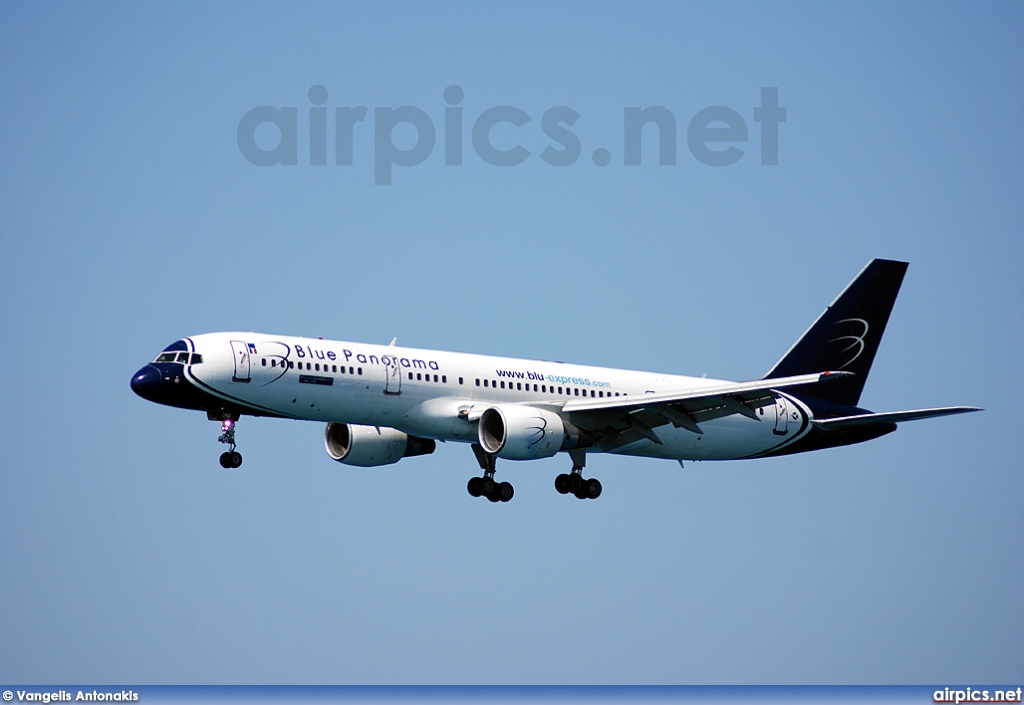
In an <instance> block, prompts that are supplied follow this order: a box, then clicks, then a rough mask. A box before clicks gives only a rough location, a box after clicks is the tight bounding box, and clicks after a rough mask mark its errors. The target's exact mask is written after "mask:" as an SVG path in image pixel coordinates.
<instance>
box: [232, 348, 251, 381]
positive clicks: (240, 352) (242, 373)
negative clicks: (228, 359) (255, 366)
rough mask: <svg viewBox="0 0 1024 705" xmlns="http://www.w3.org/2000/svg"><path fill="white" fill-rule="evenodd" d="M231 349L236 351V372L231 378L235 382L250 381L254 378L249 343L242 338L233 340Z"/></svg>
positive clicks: (233, 351)
mask: <svg viewBox="0 0 1024 705" xmlns="http://www.w3.org/2000/svg"><path fill="white" fill-rule="evenodd" d="M231 351H232V353H234V358H235V373H234V374H233V375H232V376H231V379H232V380H233V381H235V382H248V381H249V380H250V379H252V377H251V373H252V368H251V363H250V360H249V344H248V343H246V342H244V341H241V340H232V341H231Z"/></svg>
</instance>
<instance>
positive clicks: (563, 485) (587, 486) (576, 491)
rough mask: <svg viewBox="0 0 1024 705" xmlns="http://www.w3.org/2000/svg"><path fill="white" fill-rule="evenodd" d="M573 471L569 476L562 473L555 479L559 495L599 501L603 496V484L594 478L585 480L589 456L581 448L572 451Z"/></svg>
mask: <svg viewBox="0 0 1024 705" xmlns="http://www.w3.org/2000/svg"><path fill="white" fill-rule="evenodd" d="M569 456H570V457H571V458H572V470H571V471H570V472H569V474H565V473H562V474H561V475H559V476H558V477H556V478H555V489H556V490H558V493H559V494H571V495H575V496H576V498H577V499H597V498H598V497H600V496H601V483H600V481H598V480H595V479H594V478H590V479H589V480H585V479H583V467H584V466H585V465H586V464H587V454H586V452H585V451H584V450H583V449H582V448H580V449H576V450H570V451H569Z"/></svg>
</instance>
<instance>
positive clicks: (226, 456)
mask: <svg viewBox="0 0 1024 705" xmlns="http://www.w3.org/2000/svg"><path fill="white" fill-rule="evenodd" d="M220 466H221V467H222V468H224V469H227V468H230V467H231V453H228V452H227V451H225V452H223V453H221V454H220Z"/></svg>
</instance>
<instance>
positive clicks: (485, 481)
mask: <svg viewBox="0 0 1024 705" xmlns="http://www.w3.org/2000/svg"><path fill="white" fill-rule="evenodd" d="M471 447H472V448H473V455H475V456H476V461H477V462H478V463H480V469H481V470H483V471H484V474H483V477H471V478H469V482H467V483H466V490H468V491H469V494H470V495H472V496H473V497H486V498H487V499H489V500H490V501H492V502H508V501H509V500H510V499H512V497H513V496H514V495H515V493H516V490H515V488H514V487H512V483H510V482H495V481H494V456H493V455H491V454H490V453H488V452H486V451H485V450H484V449H483V448H482V447H480V444H479V443H474V444H473V445H472V446H471Z"/></svg>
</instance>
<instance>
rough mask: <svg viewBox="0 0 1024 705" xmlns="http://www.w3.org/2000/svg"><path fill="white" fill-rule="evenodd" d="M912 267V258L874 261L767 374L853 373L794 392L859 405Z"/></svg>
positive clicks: (777, 375)
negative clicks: (879, 346)
mask: <svg viewBox="0 0 1024 705" xmlns="http://www.w3.org/2000/svg"><path fill="white" fill-rule="evenodd" d="M906 272H907V263H906V262H894V261H891V260H884V259H876V260H872V261H871V262H869V263H868V265H867V266H866V267H865V268H864V269H863V271H861V273H860V274H858V275H857V278H856V279H854V280H853V281H852V282H850V284H849V286H847V287H846V289H844V290H843V293H841V294H840V295H839V297H838V298H837V299H836V300H835V301H833V302H832V305H831V306H829V307H828V308H827V309H825V312H824V313H822V314H821V316H819V317H818V320H816V321H815V322H814V325H812V326H811V327H810V328H808V329H807V332H806V333H804V334H803V335H802V336H801V337H800V339H799V340H798V341H796V343H795V344H794V345H793V347H792V348H790V349H789V352H787V353H786V354H785V355H783V357H782V359H781V360H779V361H778V362H777V363H776V364H775V366H774V367H773V368H772V369H771V371H770V372H769V373H768V374H767V375H765V379H772V378H773V377H787V376H790V375H800V374H811V373H814V372H824V371H826V370H836V371H839V370H841V371H844V372H852V373H853V376H851V377H844V378H842V379H837V380H832V381H830V382H829V383H828V384H821V385H818V384H815V385H808V386H806V387H798V388H794V390H793V391H794V392H795V393H796V394H803V395H808V396H814V397H818V398H820V399H827V400H828V401H833V402H836V403H839V404H848V405H850V406H856V405H857V403H858V401H859V400H860V395H861V392H862V391H863V390H864V383H865V382H866V381H867V378H868V372H869V371H870V370H871V363H872V362H873V361H874V359H875V353H876V352H877V351H878V344H879V343H880V342H881V341H882V334H883V333H884V332H885V325H886V323H888V322H889V314H890V313H891V312H892V307H893V304H894V303H895V302H896V295H897V294H898V293H899V291H900V285H901V284H902V283H903V276H904V275H905V274H906Z"/></svg>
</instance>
